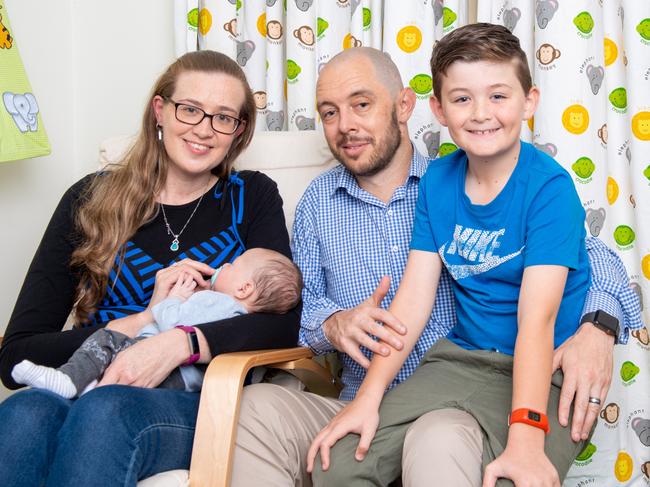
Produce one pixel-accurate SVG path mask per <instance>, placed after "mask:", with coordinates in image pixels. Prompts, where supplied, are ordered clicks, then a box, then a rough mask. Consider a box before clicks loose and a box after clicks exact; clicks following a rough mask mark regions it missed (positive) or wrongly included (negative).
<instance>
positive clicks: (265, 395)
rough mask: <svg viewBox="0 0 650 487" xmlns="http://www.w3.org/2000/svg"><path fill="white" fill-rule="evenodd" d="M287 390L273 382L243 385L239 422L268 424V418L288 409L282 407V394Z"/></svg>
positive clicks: (247, 425)
mask: <svg viewBox="0 0 650 487" xmlns="http://www.w3.org/2000/svg"><path fill="white" fill-rule="evenodd" d="M286 394H287V390H286V389H284V388H283V387H281V386H277V385H274V384H253V385H250V386H247V387H244V392H243V393H242V399H241V406H240V411H239V424H240V425H242V426H244V427H251V426H254V425H262V426H269V420H271V419H277V418H279V417H281V416H283V415H285V414H290V412H289V411H286V409H283V404H284V403H285V400H284V399H283V396H285V395H286Z"/></svg>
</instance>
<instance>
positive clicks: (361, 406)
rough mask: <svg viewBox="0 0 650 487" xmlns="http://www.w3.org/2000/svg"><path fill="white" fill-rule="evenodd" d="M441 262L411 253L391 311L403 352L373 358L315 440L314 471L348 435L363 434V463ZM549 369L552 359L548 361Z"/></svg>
mask: <svg viewBox="0 0 650 487" xmlns="http://www.w3.org/2000/svg"><path fill="white" fill-rule="evenodd" d="M441 266H442V263H441V261H440V257H439V256H438V254H437V253H434V252H426V251H421V250H411V251H410V253H409V257H408V261H407V262H406V269H405V270H404V277H403V278H402V282H401V283H400V286H399V289H398V290H397V294H396V295H395V299H394V300H393V302H392V304H391V306H390V309H389V311H390V312H391V313H392V314H393V315H394V316H395V317H396V318H397V319H398V320H400V321H401V322H402V323H404V324H405V325H406V334H405V335H404V336H402V337H401V339H402V341H403V342H404V348H403V349H402V350H394V351H392V352H391V353H390V355H388V356H381V355H374V356H373V359H372V362H371V364H370V368H369V369H368V374H367V375H366V377H365V379H364V381H363V383H362V384H361V387H360V389H359V392H358V393H357V395H356V397H355V399H354V400H353V401H352V402H351V403H350V404H349V405H348V406H346V407H345V408H344V409H343V410H342V411H341V412H340V413H339V414H337V415H336V417H335V418H334V419H333V420H332V421H331V422H330V424H329V425H328V426H326V427H325V428H324V429H323V430H322V431H321V432H320V433H319V434H318V436H317V437H316V438H315V439H314V441H313V443H312V445H311V448H310V449H309V453H308V456H307V470H308V471H309V472H311V471H312V468H313V464H314V459H315V457H316V454H317V453H318V451H319V450H320V454H321V464H322V468H323V470H327V469H328V468H329V450H330V448H331V447H332V446H333V445H334V444H335V443H336V442H337V441H338V440H339V439H341V438H343V436H345V435H346V434H348V433H358V434H360V435H361V438H360V440H359V447H358V448H357V452H356V454H355V457H356V458H357V460H362V459H363V457H364V456H365V454H366V452H367V451H368V448H369V447H370V443H371V441H372V439H373V438H374V435H375V431H376V430H377V426H378V421H379V420H378V417H379V416H378V409H379V404H380V403H381V399H382V397H383V396H384V392H385V391H386V388H387V387H388V385H389V384H390V383H391V381H392V380H393V379H394V378H395V376H396V375H397V372H399V370H400V368H401V367H402V364H403V363H404V361H405V360H406V357H408V355H409V353H411V350H412V349H413V347H414V346H415V343H416V342H417V340H418V338H419V337H420V334H421V332H422V330H423V329H424V327H425V325H426V323H427V321H428V320H429V317H430V316H431V310H432V309H433V304H434V302H435V298H436V288H437V287H438V280H439V278H440V270H441ZM549 368H550V359H549Z"/></svg>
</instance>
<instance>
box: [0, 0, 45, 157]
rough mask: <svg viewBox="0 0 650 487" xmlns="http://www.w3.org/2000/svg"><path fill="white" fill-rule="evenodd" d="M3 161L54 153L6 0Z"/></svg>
mask: <svg viewBox="0 0 650 487" xmlns="http://www.w3.org/2000/svg"><path fill="white" fill-rule="evenodd" d="M0 96H1V97H2V101H1V102H0V162H7V161H16V160H19V159H29V158H30V157H37V156H44V155H47V154H49V153H50V143H49V141H48V139H47V134H46V133H45V128H44V127H43V121H42V120H41V116H40V113H39V108H38V102H37V101H36V97H35V96H34V94H33V93H32V89H31V86H30V84H29V80H28V79H27V75H26V74H25V68H24V67H23V63H22V60H21V59H20V54H18V46H17V44H16V39H14V37H13V29H12V28H11V24H10V23H9V16H8V15H7V9H6V8H5V5H4V1H3V0H0Z"/></svg>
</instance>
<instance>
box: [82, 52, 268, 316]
mask: <svg viewBox="0 0 650 487" xmlns="http://www.w3.org/2000/svg"><path fill="white" fill-rule="evenodd" d="M188 71H194V72H196V71H198V72H206V73H224V74H227V75H229V76H232V77H233V78H235V79H237V80H239V82H240V83H241V84H242V86H243V88H244V92H245V100H244V104H243V106H242V107H241V110H240V113H239V118H240V119H242V120H243V121H244V122H245V126H244V129H243V131H242V132H241V133H240V134H239V135H238V136H236V137H235V139H234V140H233V142H232V145H231V147H230V150H229V151H228V153H227V154H226V157H225V158H224V160H223V161H222V162H221V163H220V164H219V165H218V166H216V167H215V168H214V169H213V170H212V173H213V174H215V175H216V176H217V177H219V178H222V179H225V178H227V177H228V176H229V174H230V170H231V168H232V165H233V163H234V161H235V160H236V159H237V157H238V156H239V154H240V153H241V152H242V150H244V149H245V148H246V147H247V146H248V144H249V143H250V141H251V138H252V136H253V131H254V129H255V115H256V109H255V100H254V98H253V94H252V92H251V89H250V87H249V85H248V82H247V81H246V76H245V75H244V72H243V71H242V69H241V68H240V67H239V65H238V64H237V63H236V62H235V61H233V60H232V59H230V58H229V57H228V56H226V55H224V54H221V53H219V52H215V51H196V52H191V53H188V54H185V55H183V56H181V57H180V58H178V60H176V61H175V62H174V63H173V64H172V65H171V66H169V68H167V71H165V72H164V73H163V74H162V75H161V76H160V78H159V79H158V81H157V82H156V84H155V86H154V88H153V91H152V93H151V95H150V96H149V99H148V101H147V107H146V110H145V112H144V116H143V117H142V127H141V130H140V133H139V134H138V137H137V139H136V141H135V143H134V145H133V147H132V148H131V149H130V150H129V151H128V152H127V153H126V154H125V155H124V157H123V159H122V161H121V162H120V163H118V164H115V165H112V166H111V167H110V168H108V170H107V171H105V172H104V173H102V174H101V175H99V176H96V177H94V178H93V180H92V182H91V183H90V185H89V187H88V188H87V190H86V191H85V192H84V194H83V195H82V198H81V200H80V207H79V209H78V211H77V216H76V222H75V225H76V230H77V232H78V234H79V235H80V244H79V245H78V246H77V248H76V250H75V251H74V252H73V253H72V258H71V262H70V265H71V268H72V270H73V272H75V273H76V274H77V275H78V276H79V285H78V287H77V292H76V299H75V304H74V314H75V318H76V319H75V321H76V322H77V323H84V322H87V321H88V320H89V317H90V316H91V315H92V313H94V311H95V310H96V308H97V305H98V304H99V302H100V300H101V299H102V298H103V296H104V295H105V294H106V290H107V287H108V286H109V285H112V283H109V282H108V281H109V273H110V270H111V268H112V266H113V264H114V263H115V262H116V260H117V262H119V265H120V266H121V263H122V260H123V255H122V254H123V245H124V244H125V243H126V242H127V241H128V240H129V239H130V238H131V237H132V236H133V235H134V234H135V232H136V231H137V230H138V228H140V227H141V226H142V225H143V224H145V223H147V222H148V221H151V220H152V219H153V218H154V217H155V216H156V215H157V212H158V205H157V202H156V198H157V196H158V195H159V194H160V191H161V190H162V189H163V185H164V183H165V179H166V177H167V167H168V164H169V156H168V155H167V152H166V151H165V148H164V145H163V143H162V142H161V141H158V139H157V128H156V124H157V122H156V115H155V112H154V109H153V98H154V97H155V96H156V95H160V96H161V97H163V98H169V97H171V96H172V95H173V94H174V91H175V88H176V81H177V80H178V77H179V75H180V74H182V73H185V72H188ZM118 253H119V254H120V255H119V257H118V259H116V257H117V256H118Z"/></svg>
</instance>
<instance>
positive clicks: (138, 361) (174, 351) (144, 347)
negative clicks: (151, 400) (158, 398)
mask: <svg viewBox="0 0 650 487" xmlns="http://www.w3.org/2000/svg"><path fill="white" fill-rule="evenodd" d="M188 354H189V347H188V344H187V338H186V337H185V332H183V331H182V330H176V329H174V330H169V331H166V332H164V333H161V334H160V335H155V336H152V337H149V338H146V339H144V340H141V341H139V342H137V343H135V344H134V345H132V346H131V347H129V348H127V349H125V350H123V351H121V352H120V353H118V354H117V357H116V358H115V360H114V361H113V362H112V363H111V365H109V366H108V369H106V372H105V373H104V377H102V380H101V381H99V384H97V385H98V386H107V385H111V384H123V385H129V386H135V387H146V388H153V387H156V386H158V385H160V383H161V382H162V381H163V380H165V378H166V377H167V376H168V375H169V374H170V373H171V372H172V370H174V369H175V368H176V367H178V366H179V365H180V364H182V363H183V362H184V361H185V360H186V359H187V357H188Z"/></svg>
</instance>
